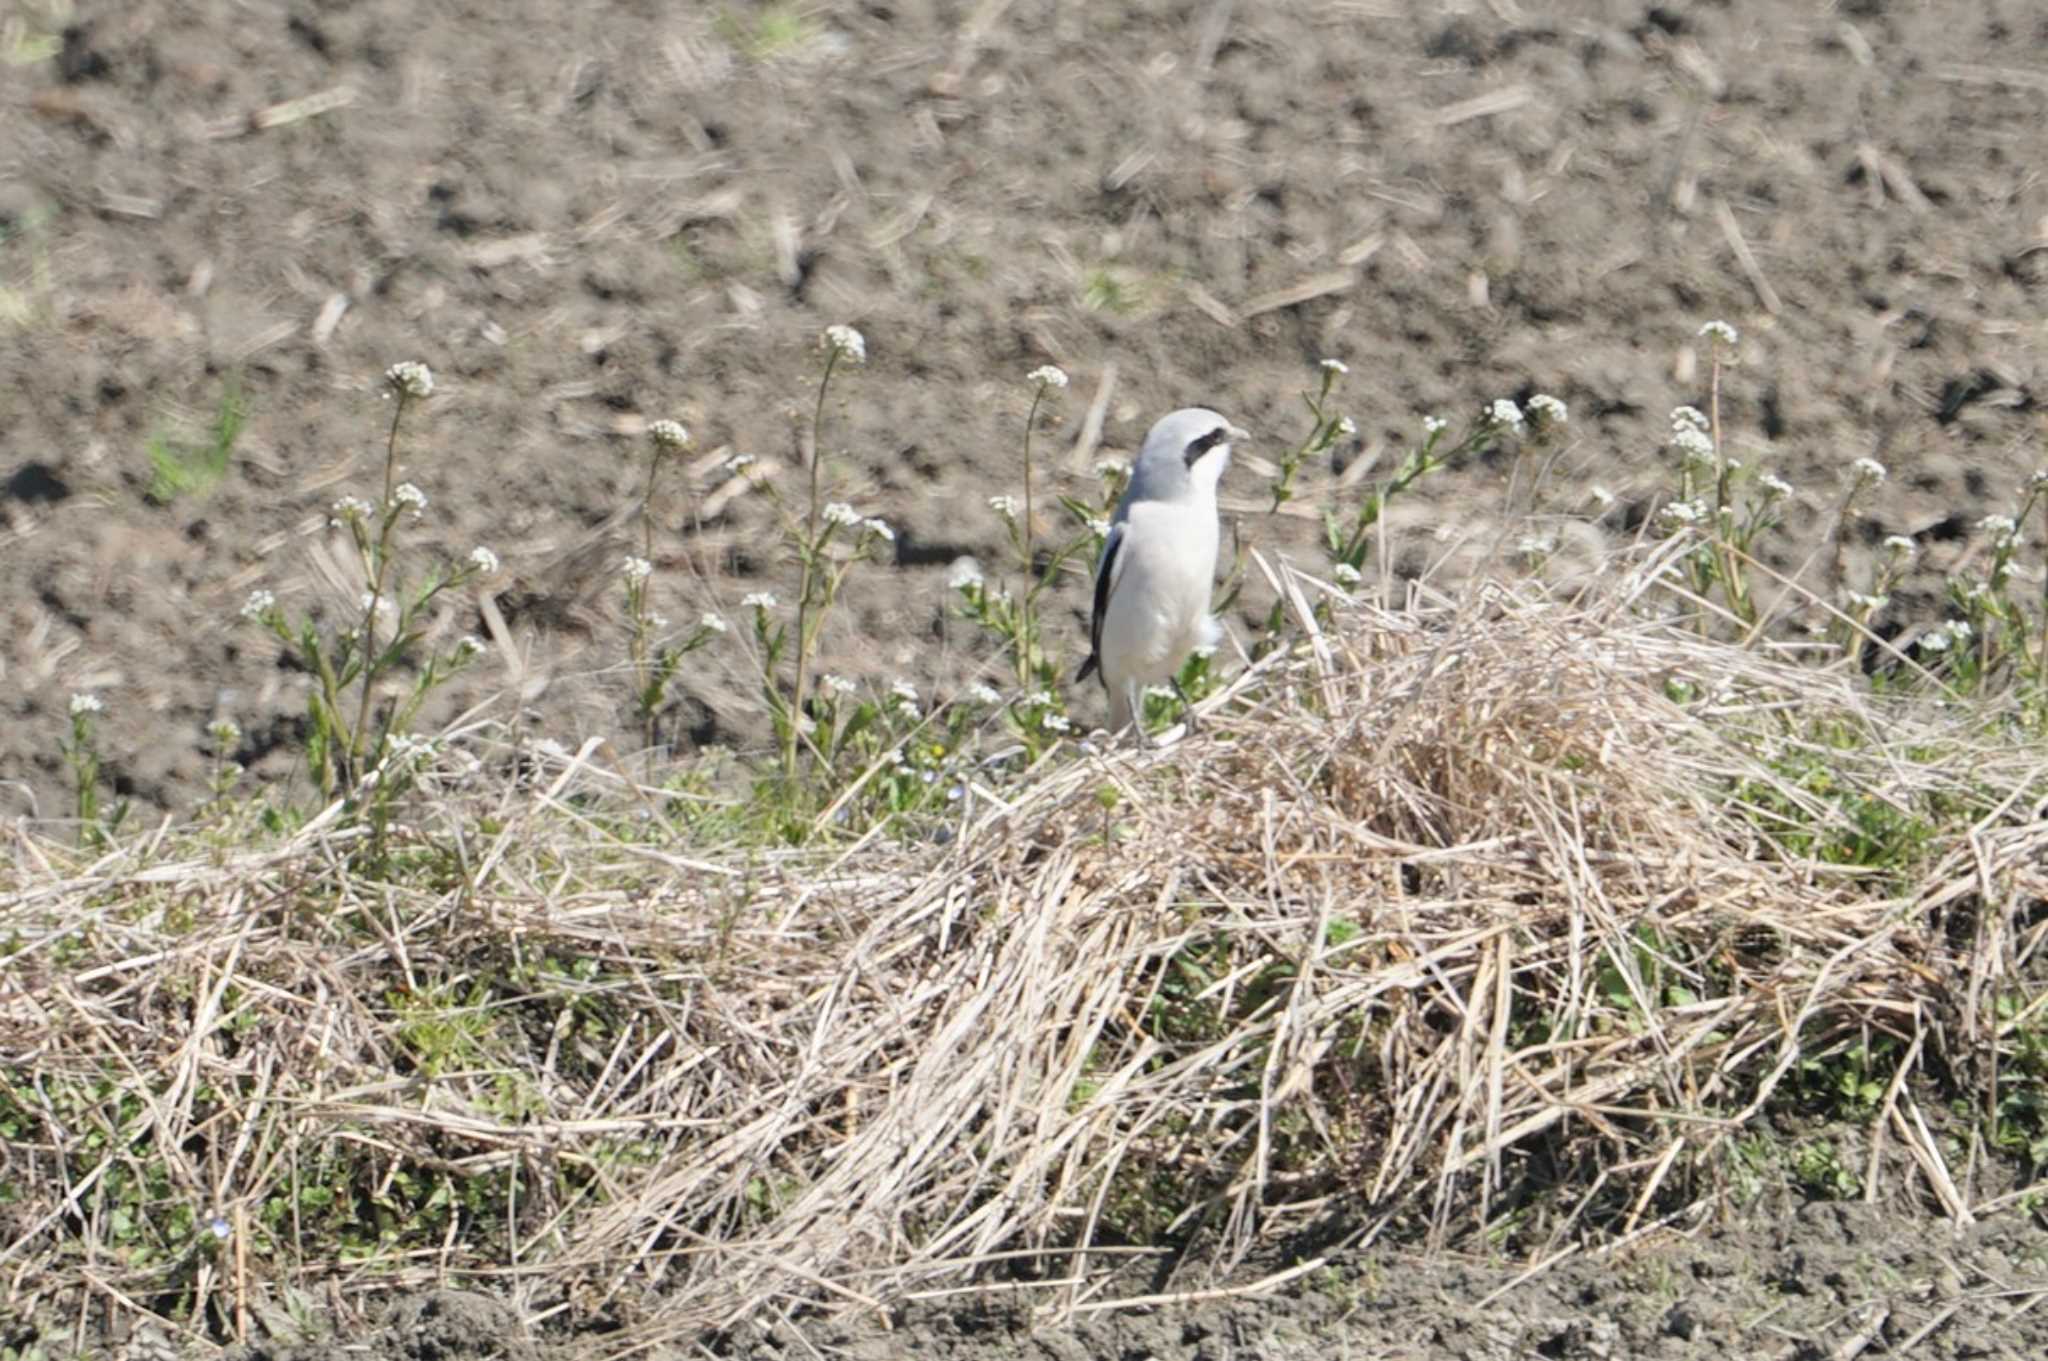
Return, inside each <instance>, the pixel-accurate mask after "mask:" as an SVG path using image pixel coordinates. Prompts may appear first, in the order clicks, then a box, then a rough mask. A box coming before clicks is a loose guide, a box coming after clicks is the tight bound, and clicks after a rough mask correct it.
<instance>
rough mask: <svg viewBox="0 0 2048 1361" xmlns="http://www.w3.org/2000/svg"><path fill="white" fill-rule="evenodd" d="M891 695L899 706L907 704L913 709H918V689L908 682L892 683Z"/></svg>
mask: <svg viewBox="0 0 2048 1361" xmlns="http://www.w3.org/2000/svg"><path fill="white" fill-rule="evenodd" d="M889 694H890V697H891V698H893V699H895V700H896V702H897V703H899V704H907V705H909V706H910V707H911V708H913V709H915V708H916V707H917V687H916V686H915V685H912V684H911V683H910V682H909V681H907V680H898V681H895V682H892V683H891V684H890V686H889Z"/></svg>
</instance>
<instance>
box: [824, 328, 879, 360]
mask: <svg viewBox="0 0 2048 1361" xmlns="http://www.w3.org/2000/svg"><path fill="white" fill-rule="evenodd" d="M819 344H820V345H822V346H823V347H824V349H825V350H826V351H828V352H832V353H837V354H838V355H839V356H840V357H841V358H843V359H844V360H846V362H847V363H849V364H865V363H867V362H868V341H867V337H866V336H864V335H862V334H861V333H860V332H859V331H856V330H854V329H853V328H852V327H851V326H845V325H833V326H827V327H826V328H825V335H824V337H823V339H821V340H820V341H819Z"/></svg>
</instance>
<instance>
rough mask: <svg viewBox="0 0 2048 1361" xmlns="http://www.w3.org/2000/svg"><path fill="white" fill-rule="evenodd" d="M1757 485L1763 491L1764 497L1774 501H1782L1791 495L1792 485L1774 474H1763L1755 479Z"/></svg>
mask: <svg viewBox="0 0 2048 1361" xmlns="http://www.w3.org/2000/svg"><path fill="white" fill-rule="evenodd" d="M1757 485H1758V486H1759V487H1762V488H1763V489H1764V495H1766V496H1769V497H1771V498H1773V499H1775V500H1784V499H1786V498H1788V497H1790V496H1791V495H1792V484H1791V483H1790V482H1787V481H1786V480H1785V479H1784V478H1782V477H1779V476H1778V475H1777V474H1776V473H1765V474H1764V475H1763V476H1762V477H1760V478H1758V479H1757Z"/></svg>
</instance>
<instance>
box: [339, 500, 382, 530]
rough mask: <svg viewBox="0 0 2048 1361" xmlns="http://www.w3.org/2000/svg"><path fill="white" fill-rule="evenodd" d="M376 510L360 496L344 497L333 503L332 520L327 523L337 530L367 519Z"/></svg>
mask: <svg viewBox="0 0 2048 1361" xmlns="http://www.w3.org/2000/svg"><path fill="white" fill-rule="evenodd" d="M376 509H377V508H376V507H375V506H373V505H371V504H370V503H369V502H368V501H365V500H364V499H363V498H362V497H360V496H344V497H342V498H341V499H340V500H338V501H336V502H335V503H334V518H333V519H331V520H329V521H328V522H327V523H329V524H331V525H333V526H335V527H336V528H337V529H338V528H340V527H341V526H342V525H345V524H348V523H351V522H352V521H356V520H367V519H369V518H370V516H371V515H373V514H375V513H376Z"/></svg>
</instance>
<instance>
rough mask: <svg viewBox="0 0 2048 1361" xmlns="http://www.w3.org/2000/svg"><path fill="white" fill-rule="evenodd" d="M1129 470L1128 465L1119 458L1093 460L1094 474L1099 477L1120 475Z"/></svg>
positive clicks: (1105, 477) (1106, 477)
mask: <svg viewBox="0 0 2048 1361" xmlns="http://www.w3.org/2000/svg"><path fill="white" fill-rule="evenodd" d="M1129 471H1130V466H1129V465H1128V464H1126V463H1125V462H1124V461H1123V460H1122V459H1120V458H1098V459H1096V460H1095V475H1096V476H1097V477H1100V478H1104V479H1108V478H1112V477H1122V476H1123V475H1124V474H1125V473H1127V472H1129Z"/></svg>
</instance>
